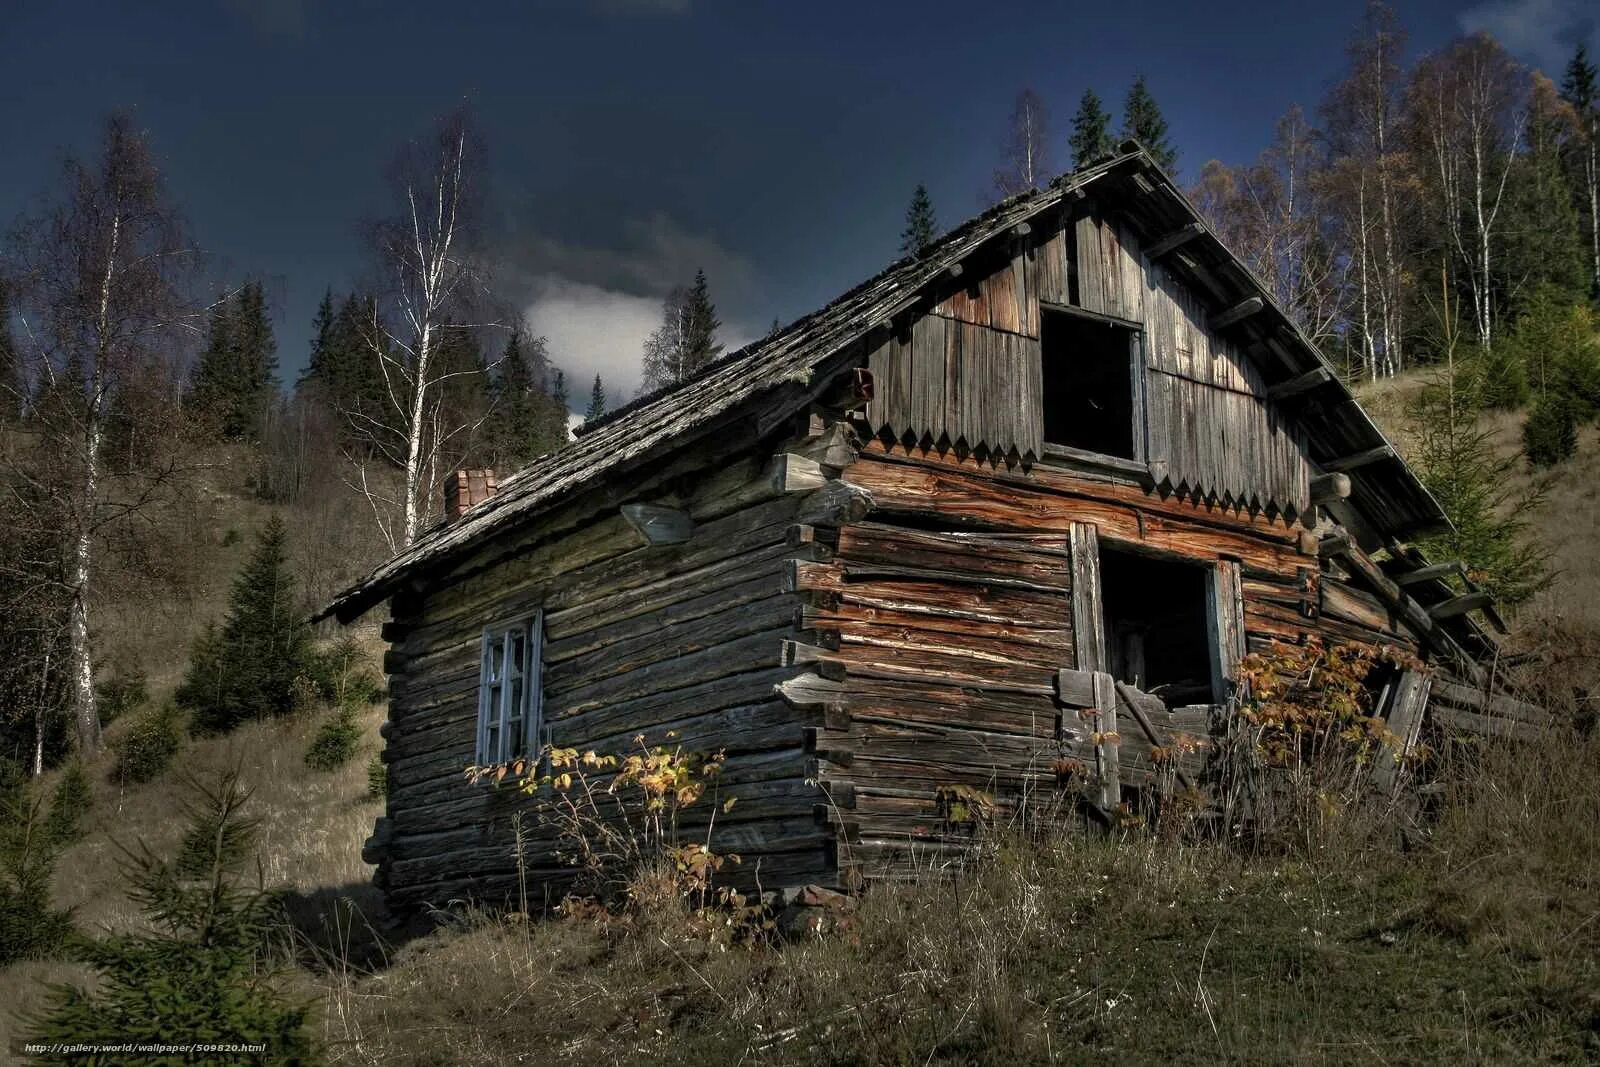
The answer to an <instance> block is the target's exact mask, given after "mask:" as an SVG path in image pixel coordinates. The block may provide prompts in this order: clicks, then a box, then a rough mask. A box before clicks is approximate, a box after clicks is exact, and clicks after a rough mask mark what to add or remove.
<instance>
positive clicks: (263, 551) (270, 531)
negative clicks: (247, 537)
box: [177, 516, 311, 734]
mask: <svg viewBox="0 0 1600 1067" xmlns="http://www.w3.org/2000/svg"><path fill="white" fill-rule="evenodd" d="M286 541H287V535H286V534H285V532H284V528H283V521H282V520H281V519H279V518H277V517H276V516H274V517H273V518H272V519H271V520H269V521H268V523H267V525H266V526H265V528H263V529H262V531H261V535H260V536H259V537H258V538H257V540H256V549H255V552H254V553H253V554H252V555H251V557H250V559H249V561H248V562H247V563H246V564H245V566H244V569H243V570H241V571H240V572H239V576H238V577H237V578H236V579H234V583H233V593H232V597H231V599H230V602H229V606H228V614H227V617H226V618H225V619H224V620H223V622H222V626H221V627H220V628H218V627H215V626H213V627H208V628H207V630H206V632H205V633H204V634H202V635H201V637H200V639H199V640H198V641H196V642H195V646H194V651H193V653H192V655H191V656H190V662H189V671H188V673H187V674H186V675H185V676H184V679H183V683H182V684H181V685H179V686H178V693H177V698H178V703H180V704H181V705H183V706H184V707H186V708H189V709H190V710H191V711H193V713H194V718H193V727H194V729H195V731H196V732H198V733H204V734H219V733H225V732H227V731H228V730H231V729H233V728H234V727H235V726H237V725H238V724H239V723H241V722H244V721H245V720H247V719H259V718H265V717H267V716H270V715H284V714H287V713H288V712H290V711H292V710H293V709H294V683H295V679H296V678H298V677H300V676H301V675H303V674H304V673H305V669H306V666H307V663H308V662H309V660H310V651H311V646H310V641H311V637H310V631H309V630H308V629H307V627H306V623H305V619H304V617H303V615H302V613H301V611H300V608H299V605H298V604H297V603H296V602H295V597H294V585H293V582H292V580H291V579H290V576H289V568H288V554H287V549H286Z"/></svg>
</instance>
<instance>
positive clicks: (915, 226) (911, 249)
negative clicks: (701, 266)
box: [774, 182, 939, 325]
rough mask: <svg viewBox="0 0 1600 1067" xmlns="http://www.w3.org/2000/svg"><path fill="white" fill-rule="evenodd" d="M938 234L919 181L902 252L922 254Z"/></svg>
mask: <svg viewBox="0 0 1600 1067" xmlns="http://www.w3.org/2000/svg"><path fill="white" fill-rule="evenodd" d="M938 236H939V222H938V220H937V219H935V218H934V215H933V200H932V199H931V198H930V197H929V196H928V187H927V186H926V185H923V184H922V183H921V182H918V183H917V189H916V192H914V193H912V194H911V206H910V207H908V208H906V228H905V229H904V230H902V231H900V254H901V255H905V256H920V255H922V253H923V252H925V251H926V250H927V248H928V246H929V245H931V244H933V242H934V240H935V239H936V238H937V237H938ZM774 325H776V322H774Z"/></svg>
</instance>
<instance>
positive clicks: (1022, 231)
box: [1011, 222, 1033, 237]
mask: <svg viewBox="0 0 1600 1067" xmlns="http://www.w3.org/2000/svg"><path fill="white" fill-rule="evenodd" d="M1032 232H1033V227H1032V226H1030V225H1029V224H1028V223H1026V222H1019V223H1017V224H1016V225H1015V226H1013V227H1011V236H1013V237H1026V236H1028V234H1030V233H1032Z"/></svg>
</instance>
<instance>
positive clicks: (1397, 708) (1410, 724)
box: [1372, 671, 1432, 793]
mask: <svg viewBox="0 0 1600 1067" xmlns="http://www.w3.org/2000/svg"><path fill="white" fill-rule="evenodd" d="M1431 682H1432V679H1431V678H1430V676H1429V675H1428V674H1426V673H1425V672H1423V671H1403V672H1401V674H1400V678H1399V680H1398V681H1396V682H1395V688H1394V697H1393V699H1391V700H1390V701H1389V716H1388V726H1389V732H1390V733H1391V734H1393V735H1394V739H1395V750H1394V751H1393V752H1390V751H1389V750H1388V749H1386V748H1385V747H1384V746H1382V745H1380V746H1379V747H1378V756H1377V758H1376V759H1375V760H1374V761H1373V764H1372V779H1373V781H1374V782H1376V783H1377V786H1378V788H1379V789H1382V790H1383V791H1384V792H1386V793H1393V792H1394V787H1395V784H1396V783H1397V782H1398V780H1399V771H1400V764H1401V762H1402V761H1403V760H1404V759H1405V758H1406V757H1408V756H1410V755H1411V754H1412V753H1413V752H1414V751H1416V747H1417V740H1418V738H1419V737H1420V736H1421V734H1422V714H1423V711H1424V709H1426V708H1427V706H1428V688H1429V685H1430V684H1431Z"/></svg>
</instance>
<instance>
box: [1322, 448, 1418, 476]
mask: <svg viewBox="0 0 1600 1067" xmlns="http://www.w3.org/2000/svg"><path fill="white" fill-rule="evenodd" d="M1398 458H1399V457H1398V456H1396V455H1395V451H1394V448H1393V447H1392V446H1390V445H1379V446H1378V447H1376V448H1369V449H1367V450H1366V451H1365V452H1354V453H1351V454H1350V455H1348V456H1338V457H1336V458H1334V459H1330V460H1326V461H1324V462H1323V463H1322V469H1323V470H1325V471H1328V472H1330V473H1339V472H1342V471H1352V470H1355V469H1357V468H1358V467H1367V466H1371V465H1372V464H1374V463H1381V462H1383V461H1384V460H1390V459H1398Z"/></svg>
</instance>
